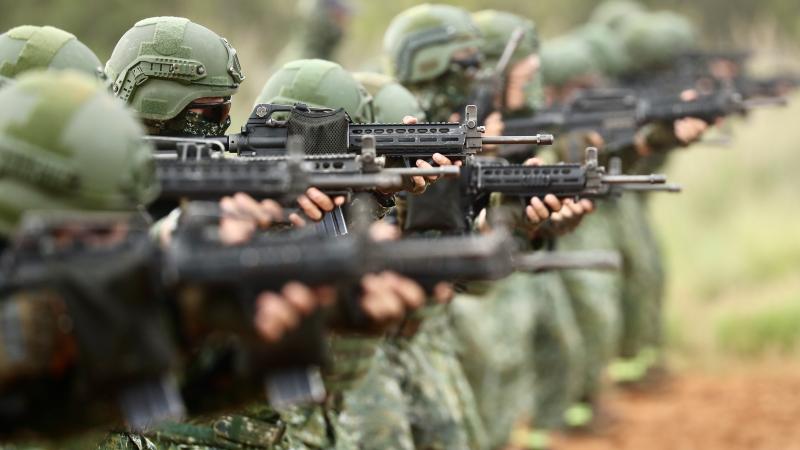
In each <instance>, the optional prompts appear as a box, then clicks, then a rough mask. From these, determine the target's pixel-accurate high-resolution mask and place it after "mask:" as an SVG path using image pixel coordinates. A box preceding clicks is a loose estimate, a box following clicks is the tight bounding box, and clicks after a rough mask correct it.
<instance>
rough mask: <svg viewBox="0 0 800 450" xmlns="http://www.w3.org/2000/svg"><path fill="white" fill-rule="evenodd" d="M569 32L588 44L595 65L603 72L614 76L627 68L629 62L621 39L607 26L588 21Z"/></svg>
mask: <svg viewBox="0 0 800 450" xmlns="http://www.w3.org/2000/svg"><path fill="white" fill-rule="evenodd" d="M571 34H573V35H574V36H575V37H576V38H577V39H582V40H583V41H585V42H586V43H587V44H588V45H589V48H590V49H591V51H592V57H593V58H594V60H595V63H596V65H597V67H599V68H600V69H601V70H602V71H603V73H604V74H606V75H609V76H615V75H618V74H620V73H622V72H624V71H625V70H626V69H627V67H628V64H629V62H628V58H627V54H626V53H625V47H624V46H623V45H622V40H621V39H620V38H619V36H617V35H616V34H615V33H614V32H612V31H611V30H609V29H608V28H606V27H604V26H602V25H598V24H591V23H590V24H586V25H584V26H582V27H580V28H578V29H577V30H575V31H574V32H573V33H571Z"/></svg>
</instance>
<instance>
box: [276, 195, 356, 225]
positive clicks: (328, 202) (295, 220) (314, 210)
mask: <svg viewBox="0 0 800 450" xmlns="http://www.w3.org/2000/svg"><path fill="white" fill-rule="evenodd" d="M344 202H345V198H344V197H334V198H331V197H329V196H328V195H326V194H324V193H323V192H322V191H320V190H319V189H317V188H314V187H312V188H308V190H307V191H306V193H305V195H301V196H300V197H297V204H298V205H299V206H300V210H301V211H302V212H303V214H304V215H305V216H306V217H307V218H309V219H311V220H312V221H314V222H319V221H320V220H322V216H323V215H324V214H325V213H327V212H331V211H333V209H334V208H335V207H337V206H342V205H344ZM289 221H290V222H292V224H294V225H295V226H297V227H302V226H305V225H306V220H305V219H304V218H303V217H301V216H300V214H298V213H292V214H290V215H289Z"/></svg>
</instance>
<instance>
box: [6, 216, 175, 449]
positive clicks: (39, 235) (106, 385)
mask: <svg viewBox="0 0 800 450" xmlns="http://www.w3.org/2000/svg"><path fill="white" fill-rule="evenodd" d="M127 219H128V218H127V217H126V218H125V222H124V223H125V226H126V227H128V230H127V232H126V233H125V235H124V236H125V237H124V238H123V239H121V240H117V241H114V239H113V238H112V237H113V236H115V235H116V234H117V232H118V231H119V229H116V228H115V226H116V225H118V224H119V223H121V222H122V220H121V218H120V216H119V215H91V216H87V215H82V216H76V215H75V213H59V214H58V216H57V217H50V216H47V215H41V214H40V215H36V216H30V215H29V216H26V217H24V218H23V220H22V223H21V225H20V229H19V231H18V233H17V234H16V236H15V238H14V240H13V241H12V247H11V248H10V249H9V250H7V251H6V253H4V254H3V264H2V271H1V272H0V293H2V297H3V298H4V299H13V298H14V296H12V295H10V294H13V293H16V292H22V293H26V292H37V291H41V290H45V291H46V292H51V293H53V294H52V295H53V297H54V298H57V299H59V300H60V301H63V306H64V310H59V311H60V316H59V317H60V318H59V319H58V320H61V321H62V322H61V323H68V326H69V329H70V330H71V332H69V335H70V336H71V338H72V339H74V343H75V346H74V349H72V351H71V352H69V355H68V356H69V357H64V356H65V355H61V358H60V360H61V363H60V367H61V368H60V369H59V370H52V369H49V370H48V371H47V372H46V373H23V374H16V375H15V376H14V377H13V378H12V379H10V380H6V381H8V384H6V383H3V385H2V386H0V404H2V408H0V436H8V435H13V434H16V433H22V434H24V433H30V432H31V431H33V432H45V431H46V432H47V435H48V436H54V435H57V434H65V433H72V432H75V431H76V427H77V428H78V429H80V428H81V427H85V428H92V427H99V426H103V425H108V424H117V423H121V422H123V421H124V422H125V423H126V424H127V425H128V426H129V427H132V428H134V429H140V428H144V427H146V426H149V425H150V424H152V423H154V422H156V421H159V420H163V419H171V420H177V419H180V418H181V417H182V415H183V411H184V405H183V403H182V401H181V398H180V394H179V393H178V388H177V385H176V383H175V381H174V378H173V377H172V369H173V368H174V362H175V361H176V360H177V358H176V347H175V345H174V336H173V335H172V333H171V332H170V330H169V327H168V326H166V325H165V324H166V320H165V318H166V316H167V314H166V309H165V308H164V305H165V304H166V302H165V298H164V295H163V294H164V293H163V292H162V291H161V290H160V289H158V288H157V286H158V284H157V283H152V282H151V281H152V280H153V279H154V278H156V276H155V272H154V271H153V270H152V269H153V267H152V266H151V263H152V261H153V259H154V257H155V255H156V249H155V248H154V246H153V244H152V239H151V238H150V237H149V236H148V233H147V227H146V224H145V223H139V222H135V221H134V222H128V221H127ZM65 237H67V239H65ZM96 241H99V242H101V244H99V245H98V244H90V243H91V242H96ZM36 298H37V297H36V296H33V297H32V298H31V300H30V301H31V302H32V304H31V306H33V302H34V301H35V299H36ZM32 310H33V311H36V309H32ZM67 319H68V322H64V321H65V320H67ZM33 323H34V324H35V325H36V326H42V327H46V326H48V325H49V326H53V327H55V326H57V324H56V323H52V322H51V321H48V320H47V319H46V318H40V317H35V321H34V322H33ZM62 326H63V325H62ZM15 331H16V333H23V332H25V333H27V332H33V333H39V332H41V331H42V330H38V329H33V330H25V329H24V327H23V328H22V329H21V328H20V324H19V323H14V322H12V321H11V319H8V322H6V323H5V324H4V334H5V335H6V339H3V340H2V341H0V344H2V345H3V347H4V348H3V349H2V351H3V353H4V354H6V355H14V358H17V361H19V362H22V361H25V362H26V363H27V362H29V361H30V360H34V361H35V360H36V358H41V356H40V355H38V354H37V353H36V352H35V351H31V350H30V349H29V348H28V347H27V345H26V343H27V339H25V338H24V335H22V334H19V335H18V336H17V338H16V339H15V336H14V334H15ZM65 334H66V333H65ZM65 339H69V338H65ZM73 353H75V354H74V355H73ZM34 367H35V366H34Z"/></svg>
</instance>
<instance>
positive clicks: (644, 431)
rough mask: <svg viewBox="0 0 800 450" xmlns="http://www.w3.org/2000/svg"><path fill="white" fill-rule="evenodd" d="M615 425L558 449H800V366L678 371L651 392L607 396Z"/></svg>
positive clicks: (565, 440) (570, 440) (566, 442)
mask: <svg viewBox="0 0 800 450" xmlns="http://www.w3.org/2000/svg"><path fill="white" fill-rule="evenodd" d="M608 406H609V407H610V411H611V412H612V415H613V416H614V421H613V425H612V426H611V427H609V428H608V429H607V430H606V431H604V432H603V433H602V434H601V435H593V436H581V437H575V436H573V437H569V438H560V439H557V441H556V446H555V447H556V449H558V450H662V449H663V450H695V449H697V450H717V449H719V450H740V449H741V450H744V449H747V450H767V449H769V450H794V449H798V450H800V371H798V370H796V369H793V370H791V372H787V371H786V370H782V369H781V368H773V369H770V370H765V369H759V370H756V371H752V370H750V371H747V372H741V373H735V374H727V375H721V376H712V375H707V374H682V375H677V376H673V377H672V378H671V380H670V381H669V382H668V383H666V384H665V385H663V386H661V387H660V388H659V389H657V390H655V391H650V392H618V393H615V394H612V395H609V398H608Z"/></svg>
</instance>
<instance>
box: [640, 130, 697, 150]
mask: <svg viewBox="0 0 800 450" xmlns="http://www.w3.org/2000/svg"><path fill="white" fill-rule="evenodd" d="M638 135H639V139H640V140H641V141H643V142H644V143H645V144H646V145H647V147H648V148H649V149H650V151H651V152H652V153H661V152H667V151H670V150H673V149H675V148H677V147H684V146H685V145H684V144H682V143H681V142H680V141H679V140H678V137H677V136H675V131H674V129H673V128H672V126H671V124H668V123H651V124H648V125H645V126H643V127H642V128H641V129H640V130H639V132H638Z"/></svg>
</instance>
